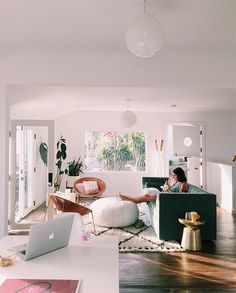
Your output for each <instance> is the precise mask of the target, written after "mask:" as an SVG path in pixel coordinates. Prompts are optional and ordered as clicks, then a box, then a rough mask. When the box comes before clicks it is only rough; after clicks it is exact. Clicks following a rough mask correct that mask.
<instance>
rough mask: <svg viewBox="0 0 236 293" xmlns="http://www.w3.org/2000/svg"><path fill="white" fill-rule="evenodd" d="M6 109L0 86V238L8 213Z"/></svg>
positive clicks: (4, 94) (4, 230) (5, 226)
mask: <svg viewBox="0 0 236 293" xmlns="http://www.w3.org/2000/svg"><path fill="white" fill-rule="evenodd" d="M7 116H8V108H7V103H6V92H5V90H4V88H3V87H1V84H0V142H1V143H0V158H1V160H0V238H1V237H2V236H3V235H5V234H6V233H7V222H8V219H7V211H8V203H7V200H8V196H7V195H8V194H7V192H8V148H7V146H8V145H7V144H8V139H7V137H8V120H7Z"/></svg>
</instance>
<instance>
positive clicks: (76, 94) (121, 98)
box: [10, 85, 236, 119]
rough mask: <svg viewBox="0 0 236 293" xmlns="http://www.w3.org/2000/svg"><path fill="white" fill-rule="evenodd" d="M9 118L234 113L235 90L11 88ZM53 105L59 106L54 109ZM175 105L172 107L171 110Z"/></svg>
mask: <svg viewBox="0 0 236 293" xmlns="http://www.w3.org/2000/svg"><path fill="white" fill-rule="evenodd" d="M10 97H11V98H10V105H11V107H10V109H11V117H12V118H18V119H19V118H24V119H40V118H41V119H53V118H56V117H60V116H63V115H66V114H69V113H72V112H75V111H123V110H125V109H126V105H127V102H126V100H125V99H126V98H130V99H131V100H130V102H129V104H130V110H134V111H137V112H139V111H141V112H142V111H144V112H145V111H147V112H172V111H175V112H182V111H183V112H193V111H236V90H235V89H199V88H195V89H193V88H191V89H186V88H185V89H183V88H182V89H181V88H140V87H139V88H138V87H135V88H131V87H126V88H125V87H124V88H123V87H119V88H118V87H116V88H115V87H80V86H78V87H77V86H29V85H25V86H22V85H16V86H11V90H10ZM55 105H60V106H59V107H55ZM171 105H176V107H171Z"/></svg>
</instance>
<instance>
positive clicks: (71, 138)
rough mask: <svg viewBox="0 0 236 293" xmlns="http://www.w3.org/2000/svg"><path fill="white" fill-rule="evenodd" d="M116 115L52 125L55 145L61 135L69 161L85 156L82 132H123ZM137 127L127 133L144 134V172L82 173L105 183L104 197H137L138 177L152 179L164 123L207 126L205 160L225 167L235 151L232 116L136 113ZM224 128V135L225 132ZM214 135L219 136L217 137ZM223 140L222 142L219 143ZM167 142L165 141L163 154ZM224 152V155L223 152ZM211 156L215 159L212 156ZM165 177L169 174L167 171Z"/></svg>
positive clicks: (83, 116)
mask: <svg viewBox="0 0 236 293" xmlns="http://www.w3.org/2000/svg"><path fill="white" fill-rule="evenodd" d="M120 114H121V113H119V112H75V113H73V114H70V115H68V116H64V117H61V118H59V119H56V121H55V141H57V140H58V138H59V137H60V135H61V134H63V136H64V138H66V140H67V146H68V149H67V150H68V161H69V160H71V159H73V158H74V156H82V157H83V155H84V137H85V131H109V130H111V131H122V130H125V131H126V130H127V129H124V128H122V127H121V125H120ZM137 117H138V122H137V124H136V125H135V126H134V127H132V128H131V129H129V130H130V131H144V132H145V133H146V135H147V172H145V173H127V172H110V173H109V172H100V173H99V172H98V173H85V174H84V176H86V175H87V176H88V175H94V176H96V177H101V178H102V179H104V180H105V181H106V183H107V191H106V193H107V194H116V193H118V192H119V191H120V192H127V193H140V191H141V177H142V176H154V171H155V165H154V164H155V143H154V141H155V138H156V139H158V141H160V140H161V139H162V138H164V134H165V127H166V123H167V122H170V121H176V122H197V121H201V122H205V124H206V159H207V160H211V159H214V161H218V162H225V163H228V162H230V161H231V158H232V155H233V154H234V152H235V149H236V134H235V132H234V127H235V123H236V115H235V113H230V112H229V113H224V112H222V113H204V112H202V113H197V112H196V113H175V114H173V113H137ZM225 125H227V132H225V128H224V127H225ZM215 133H218V136H217V137H216V135H215ZM221 136H224V141H222V140H221V139H220V137H221ZM165 144H166V138H165V139H164V150H165V146H166V145H165ZM222 150H223V151H222ZM212 154H214V156H213V155H212ZM166 174H168V172H167V170H166Z"/></svg>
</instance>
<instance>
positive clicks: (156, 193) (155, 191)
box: [143, 187, 160, 196]
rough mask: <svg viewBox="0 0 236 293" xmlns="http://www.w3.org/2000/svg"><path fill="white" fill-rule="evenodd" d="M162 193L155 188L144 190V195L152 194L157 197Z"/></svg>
mask: <svg viewBox="0 0 236 293" xmlns="http://www.w3.org/2000/svg"><path fill="white" fill-rule="evenodd" d="M159 193H160V191H159V190H158V189H157V188H155V187H148V188H144V189H143V194H150V195H155V196H158V195H159Z"/></svg>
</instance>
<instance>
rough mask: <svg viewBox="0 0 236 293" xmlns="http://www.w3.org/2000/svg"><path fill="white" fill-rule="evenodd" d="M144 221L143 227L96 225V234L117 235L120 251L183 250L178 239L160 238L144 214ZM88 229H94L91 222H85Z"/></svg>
mask: <svg viewBox="0 0 236 293" xmlns="http://www.w3.org/2000/svg"><path fill="white" fill-rule="evenodd" d="M139 218H140V219H141V220H142V221H143V224H144V225H143V227H139V228H138V227H135V225H132V226H128V227H123V228H106V227H101V226H98V225H96V236H97V237H99V236H100V235H115V236H118V239H119V251H120V252H183V251H184V250H183V248H182V247H181V245H180V244H179V243H178V242H177V241H162V240H159V239H158V238H157V236H156V234H155V232H154V230H153V228H152V227H151V226H150V225H149V223H148V221H147V219H146V217H145V215H144V214H142V215H140V217H139ZM85 227H87V230H88V231H91V230H92V227H91V223H90V222H87V223H85Z"/></svg>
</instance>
